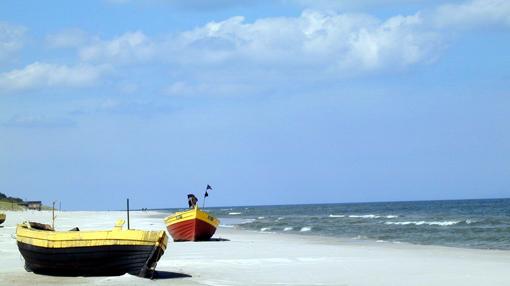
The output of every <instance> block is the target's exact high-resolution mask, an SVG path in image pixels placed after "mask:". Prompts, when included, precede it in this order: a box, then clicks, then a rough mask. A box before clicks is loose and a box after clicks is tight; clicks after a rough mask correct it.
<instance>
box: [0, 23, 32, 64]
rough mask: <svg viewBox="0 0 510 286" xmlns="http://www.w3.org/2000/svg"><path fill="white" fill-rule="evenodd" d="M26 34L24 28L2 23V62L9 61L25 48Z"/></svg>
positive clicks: (0, 50) (0, 28)
mask: <svg viewBox="0 0 510 286" xmlns="http://www.w3.org/2000/svg"><path fill="white" fill-rule="evenodd" d="M25 32H26V29H25V28H24V27H21V26H15V25H10V24H7V23H3V22H0V61H3V60H5V59H8V58H9V57H10V56H11V55H12V53H14V52H16V51H17V50H19V49H21V48H22V47H23V37H24V34H25Z"/></svg>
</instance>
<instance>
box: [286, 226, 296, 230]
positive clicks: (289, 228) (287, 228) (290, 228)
mask: <svg viewBox="0 0 510 286" xmlns="http://www.w3.org/2000/svg"><path fill="white" fill-rule="evenodd" d="M293 229H294V228H293V227H291V226H288V227H286V228H284V229H283V231H291V230H293Z"/></svg>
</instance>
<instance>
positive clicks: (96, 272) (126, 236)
mask: <svg viewBox="0 0 510 286" xmlns="http://www.w3.org/2000/svg"><path fill="white" fill-rule="evenodd" d="M123 225H124V221H123V220H119V221H117V223H116V225H115V227H114V229H113V230H105V231H79V230H78V229H77V228H76V229H75V230H71V231H54V230H53V229H52V228H51V226H49V225H43V224H39V223H34V222H24V223H22V224H19V225H18V226H17V228H16V240H17V243H18V249H19V251H20V252H21V255H22V256H23V258H24V259H25V269H26V270H27V271H33V272H34V273H40V274H48V275H57V276H110V275H122V274H125V273H129V274H132V275H137V276H140V277H146V278H152V276H153V274H154V271H155V269H156V264H157V262H158V260H159V258H160V257H161V256H162V255H163V253H164V252H165V249H166V245H167V242H168V237H167V235H166V232H165V231H143V230H123V229H122V227H123Z"/></svg>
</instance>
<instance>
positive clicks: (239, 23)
mask: <svg viewBox="0 0 510 286" xmlns="http://www.w3.org/2000/svg"><path fill="white" fill-rule="evenodd" d="M422 22H423V19H422V17H421V16H420V15H419V14H416V15H412V16H395V17H392V18H390V19H388V20H386V21H381V20H379V19H377V18H375V17H372V16H369V15H363V14H361V15H360V14H334V13H322V12H317V11H305V12H303V14H302V15H301V16H299V17H289V18H283V17H282V18H266V19H260V20H257V21H255V22H254V23H245V22H244V18H242V17H233V18H230V19H227V20H225V21H222V22H211V23H208V24H207V25H205V26H203V27H200V28H197V29H195V30H193V31H189V32H185V33H182V34H181V35H180V36H179V37H178V39H177V40H176V42H177V44H178V48H176V50H178V51H184V53H187V54H188V56H179V57H178V58H176V59H175V60H178V61H181V62H186V61H187V63H196V62H197V61H198V62H202V63H212V64H214V63H222V62H227V61H245V62H249V63H255V64H258V65H260V64H262V65H264V64H269V65H271V66H272V67H273V68H278V67H290V68H292V67H304V68H317V69H322V70H329V71H334V72H336V73H345V72H361V71H375V70H384V69H395V68H397V69H399V68H403V67H406V66H409V65H413V64H418V63H421V62H424V61H427V60H428V59H430V58H431V57H434V56H435V52H436V51H437V49H438V48H439V47H440V43H439V36H438V35H437V34H436V33H434V32H432V31H427V30H426V29H424V27H423V25H422Z"/></svg>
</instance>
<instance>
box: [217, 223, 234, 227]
mask: <svg viewBox="0 0 510 286" xmlns="http://www.w3.org/2000/svg"><path fill="white" fill-rule="evenodd" d="M220 227H225V228H233V227H234V226H233V225H231V224H220Z"/></svg>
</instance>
